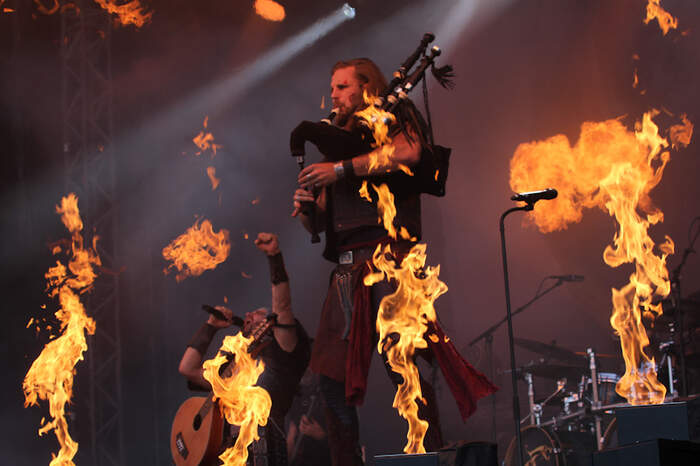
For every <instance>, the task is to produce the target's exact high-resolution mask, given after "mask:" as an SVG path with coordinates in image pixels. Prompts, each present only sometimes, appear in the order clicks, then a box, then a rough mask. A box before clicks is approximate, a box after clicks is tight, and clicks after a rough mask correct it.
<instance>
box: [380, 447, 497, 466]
mask: <svg viewBox="0 0 700 466" xmlns="http://www.w3.org/2000/svg"><path fill="white" fill-rule="evenodd" d="M374 461H375V465H376V466H498V451H497V447H496V444H495V443H488V442H458V443H455V444H453V445H448V446H447V447H445V448H443V449H441V450H440V451H438V452H435V453H425V454H420V455H380V456H375V457H374Z"/></svg>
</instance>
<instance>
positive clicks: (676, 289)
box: [671, 217, 700, 397]
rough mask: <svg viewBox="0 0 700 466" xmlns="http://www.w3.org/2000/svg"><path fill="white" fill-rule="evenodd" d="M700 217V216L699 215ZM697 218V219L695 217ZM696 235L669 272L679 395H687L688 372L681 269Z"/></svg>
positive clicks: (690, 252) (691, 251)
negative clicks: (674, 312) (676, 333)
mask: <svg viewBox="0 0 700 466" xmlns="http://www.w3.org/2000/svg"><path fill="white" fill-rule="evenodd" d="M699 218H700V217H699ZM695 220H697V219H695ZM695 220H694V221H693V223H691V230H692V227H693V224H694V223H695ZM698 236H700V231H699V232H698V234H697V235H696V236H695V238H693V239H692V240H690V244H689V245H688V247H687V248H685V251H683V258H682V259H681V262H680V264H678V266H677V267H676V268H675V269H673V272H672V274H671V299H672V302H673V304H674V307H675V311H676V315H675V327H676V332H678V335H679V340H678V353H679V354H678V359H679V362H680V366H681V367H680V375H681V376H680V379H681V380H680V382H681V392H680V395H681V396H682V397H684V396H688V372H687V367H686V361H685V335H684V332H685V328H684V323H683V317H684V316H683V313H684V310H683V303H682V302H681V297H682V294H681V270H683V266H684V265H685V261H686V260H688V256H689V255H690V254H692V253H694V252H695V250H694V249H693V246H694V244H695V240H696V239H698Z"/></svg>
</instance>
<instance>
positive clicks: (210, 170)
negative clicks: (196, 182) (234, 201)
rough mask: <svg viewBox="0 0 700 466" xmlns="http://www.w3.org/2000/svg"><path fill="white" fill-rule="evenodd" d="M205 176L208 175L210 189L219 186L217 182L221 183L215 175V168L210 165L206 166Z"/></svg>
mask: <svg viewBox="0 0 700 466" xmlns="http://www.w3.org/2000/svg"><path fill="white" fill-rule="evenodd" d="M207 176H208V177H209V181H211V190H212V191H214V190H216V188H218V187H219V183H221V180H220V179H219V178H217V177H216V168H214V167H211V166H209V167H207Z"/></svg>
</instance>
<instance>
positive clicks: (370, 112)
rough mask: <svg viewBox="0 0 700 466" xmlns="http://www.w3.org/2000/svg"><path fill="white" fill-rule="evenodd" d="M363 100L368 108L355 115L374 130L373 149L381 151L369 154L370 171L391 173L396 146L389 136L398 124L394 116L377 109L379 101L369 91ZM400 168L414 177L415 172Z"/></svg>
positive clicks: (401, 166)
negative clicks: (392, 127)
mask: <svg viewBox="0 0 700 466" xmlns="http://www.w3.org/2000/svg"><path fill="white" fill-rule="evenodd" d="M363 99H364V101H365V103H366V104H367V107H365V108H364V109H363V110H360V111H359V112H355V115H356V116H357V117H359V118H361V119H362V120H363V121H364V123H365V124H366V125H367V126H368V127H369V128H371V129H372V134H373V136H374V143H373V144H372V147H374V148H377V147H379V151H376V150H375V151H372V152H370V153H369V170H370V171H373V172H375V173H376V171H375V168H379V169H384V168H385V169H386V171H389V167H390V166H391V162H392V156H393V155H394V145H393V144H392V143H391V141H392V139H391V136H389V126H390V125H392V124H394V123H395V122H396V117H395V116H394V114H392V113H389V112H387V111H385V110H382V109H381V108H379V107H377V106H376V103H377V99H376V98H375V97H373V96H370V95H369V94H368V93H367V91H364V93H363ZM399 168H400V169H401V170H402V171H403V172H404V173H406V174H407V175H411V176H413V172H412V171H411V169H410V168H408V167H407V166H405V165H399Z"/></svg>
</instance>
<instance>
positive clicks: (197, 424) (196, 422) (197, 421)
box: [192, 414, 202, 430]
mask: <svg viewBox="0 0 700 466" xmlns="http://www.w3.org/2000/svg"><path fill="white" fill-rule="evenodd" d="M192 427H194V430H199V428H200V427H202V416H200V415H199V414H197V415H196V416H195V417H194V422H193V423H192Z"/></svg>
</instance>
